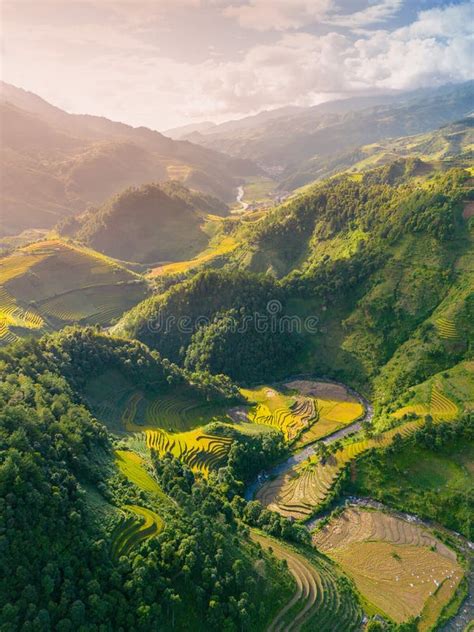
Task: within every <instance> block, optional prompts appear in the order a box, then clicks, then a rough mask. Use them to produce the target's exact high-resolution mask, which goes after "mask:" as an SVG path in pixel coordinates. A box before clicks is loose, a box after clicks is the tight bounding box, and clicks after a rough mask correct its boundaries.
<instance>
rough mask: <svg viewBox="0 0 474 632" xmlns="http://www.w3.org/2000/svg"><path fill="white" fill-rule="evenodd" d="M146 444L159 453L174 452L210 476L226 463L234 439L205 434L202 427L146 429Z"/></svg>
mask: <svg viewBox="0 0 474 632" xmlns="http://www.w3.org/2000/svg"><path fill="white" fill-rule="evenodd" d="M145 435H146V445H147V447H148V448H150V449H152V450H156V452H158V454H160V455H164V454H173V455H174V456H175V457H176V458H178V459H180V460H181V461H183V462H184V463H186V465H187V466H188V467H189V468H190V469H192V470H193V471H194V472H197V473H200V474H202V475H203V476H208V475H209V473H210V471H211V470H216V469H218V468H219V467H222V466H223V465H225V463H226V459H227V454H228V452H229V450H230V447H231V445H232V439H230V438H228V437H218V436H214V435H209V434H204V433H203V432H202V430H201V429H199V428H198V429H197V430H192V431H190V432H180V433H175V434H170V433H167V432H165V431H164V430H145Z"/></svg>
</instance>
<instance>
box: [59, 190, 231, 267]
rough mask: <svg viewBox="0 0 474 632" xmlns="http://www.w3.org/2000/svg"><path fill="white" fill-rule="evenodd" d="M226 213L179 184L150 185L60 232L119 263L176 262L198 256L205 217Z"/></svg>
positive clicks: (121, 196) (110, 202) (216, 202)
mask: <svg viewBox="0 0 474 632" xmlns="http://www.w3.org/2000/svg"><path fill="white" fill-rule="evenodd" d="M226 210H227V208H226V205H225V204H224V203H223V202H221V201H220V200H217V199H216V198H213V197H211V196H208V195H204V194H202V193H194V192H191V191H189V189H186V187H184V186H182V185H181V184H180V183H178V182H167V183H164V184H161V185H158V184H149V185H144V186H142V187H140V188H135V189H133V188H132V189H127V190H126V191H123V192H121V193H119V194H118V195H116V196H114V197H113V198H111V199H110V200H108V201H107V202H105V203H104V204H103V205H102V206H101V207H99V208H98V209H95V208H94V209H90V210H89V211H88V212H87V213H86V214H84V215H81V216H79V217H75V218H69V219H67V220H64V221H63V222H62V223H61V225H60V226H59V231H60V233H62V234H66V235H68V236H72V237H74V238H75V239H77V240H79V241H80V242H83V243H86V244H87V245H88V246H91V247H92V248H94V249H95V250H98V251H100V252H104V253H105V254H108V255H110V256H112V257H116V258H119V259H125V260H127V261H138V262H153V261H175V260H179V259H183V258H185V257H188V256H193V255H195V254H197V253H198V252H200V251H201V250H202V249H203V248H204V247H205V245H206V244H207V241H208V236H207V235H206V234H205V232H204V231H203V230H202V225H203V222H204V218H205V216H206V215H207V214H209V213H212V214H222V213H225V212H226Z"/></svg>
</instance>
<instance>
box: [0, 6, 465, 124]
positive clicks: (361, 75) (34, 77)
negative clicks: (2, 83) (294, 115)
mask: <svg viewBox="0 0 474 632" xmlns="http://www.w3.org/2000/svg"><path fill="white" fill-rule="evenodd" d="M163 1H164V2H165V1H166V3H168V6H169V7H171V4H170V3H171V2H172V0H163ZM211 1H215V2H216V4H215V10H216V11H217V12H220V10H221V9H222V1H221V0H209V2H211ZM234 1H235V0H234ZM179 2H180V3H181V6H182V7H184V6H185V5H186V3H194V2H199V0H179ZM202 3H204V0H202ZM98 4H100V3H98ZM269 4H272V5H273V6H276V7H277V8H278V10H279V11H280V9H282V7H283V6H284V5H285V6H286V7H288V6H289V5H290V4H291V5H292V7H293V9H295V7H297V5H298V7H299V8H300V9H301V8H302V10H303V11H306V10H307V9H308V7H309V5H310V4H311V7H312V9H313V10H314V9H315V7H317V8H318V10H321V11H323V9H324V6H326V7H328V6H329V3H328V2H321V3H315V2H312V3H309V2H299V3H296V2H293V3H288V2H286V3H280V4H273V3H271V2H269ZM381 4H382V3H381V2H379V3H378V5H377V6H378V7H380V5H381ZM258 5H260V7H263V8H264V6H268V3H266V2H263V0H254V2H253V5H252V6H254V7H257V6H258ZM173 6H178V5H176V4H175V5H173ZM189 6H191V4H188V7H189ZM248 6H250V5H248ZM393 6H394V5H392V8H393ZM305 7H306V9H305ZM99 8H100V7H99ZM373 8H375V5H374V6H373ZM385 8H386V9H387V10H388V4H387V3H385ZM308 10H309V9H308ZM471 13H472V11H471V6H470V4H469V3H467V2H464V3H463V4H458V5H451V6H448V7H445V8H444V9H431V10H427V11H422V12H420V13H419V15H418V16H417V18H416V19H415V21H414V22H413V23H412V24H410V25H408V26H403V27H400V28H397V29H394V30H389V29H388V28H387V27H385V28H383V29H378V30H373V31H365V32H363V33H358V34H356V33H354V32H346V31H342V32H338V33H336V32H329V33H327V34H325V35H319V36H316V35H313V34H310V33H307V32H302V31H295V30H294V27H293V26H290V27H288V26H287V30H286V32H284V31H283V32H275V33H270V34H265V35H262V34H259V33H257V32H254V33H251V32H250V31H245V37H246V38H247V39H242V52H241V53H240V55H236V54H234V55H233V56H225V55H214V54H212V55H210V54H209V55H207V56H204V61H196V60H195V59H193V58H192V57H191V55H188V56H187V57H186V56H184V55H183V56H182V58H180V59H179V61H178V60H176V59H171V58H170V57H171V55H170V54H167V52H166V46H163V43H162V38H161V35H160V33H161V31H159V30H158V31H157V34H156V37H147V38H143V37H142V30H141V28H140V27H137V28H135V29H132V28H129V23H128V22H127V20H125V17H124V19H123V21H120V20H114V21H108V22H104V23H103V24H102V23H101V22H98V21H92V23H90V24H87V27H86V28H83V27H82V26H81V24H80V23H77V24H76V23H74V22H71V23H70V24H68V25H66V26H65V25H64V24H63V23H61V25H60V26H58V25H54V24H51V23H50V22H47V21H45V20H43V21H42V22H41V23H40V24H38V23H37V24H35V25H28V27H27V28H23V29H22V30H16V31H10V32H8V31H7V32H6V35H7V37H6V42H5V51H6V55H5V59H6V60H7V61H6V62H5V63H4V79H5V80H6V81H10V82H11V83H14V84H16V85H20V86H23V87H25V88H27V89H29V90H32V91H34V92H37V93H39V94H40V95H41V96H43V97H44V98H46V99H48V100H50V101H52V102H53V103H56V104H57V105H59V106H60V107H66V108H67V109H70V110H72V111H79V112H90V113H97V114H101V115H104V116H108V117H110V118H114V119H116V120H123V121H125V122H130V123H132V124H135V125H148V126H150V127H155V128H159V129H160V128H161V129H165V128H166V127H172V126H174V125H178V124H181V123H185V122H187V121H189V119H200V118H215V119H216V120H224V119H226V118H233V117H238V116H242V115H245V114H250V113H253V112H256V111H258V110H261V109H268V108H274V107H278V106H282V105H288V104H290V103H293V104H297V105H310V104H312V103H315V102H319V101H321V100H323V99H324V96H325V95H329V94H330V95H334V94H342V93H344V94H351V93H364V94H367V93H370V92H374V91H378V90H387V89H412V88H417V87H422V86H431V85H437V84H442V83H446V82H450V81H464V80H467V79H470V78H472V74H473V73H472V70H473V61H472V59H473V56H472V35H471V33H470V27H471V24H472V15H471ZM185 14H186V11H185ZM300 15H303V14H302V13H300ZM354 15H355V14H354ZM371 15H372V18H373V17H374V15H375V14H374V13H372V14H371ZM378 15H379V17H380V15H381V14H380V13H378ZM386 15H387V14H386ZM143 16H146V11H145V10H143V11H142V12H141V14H140V17H141V18H142V17H143ZM275 16H276V18H278V20H276V18H275V20H274V24H275V25H276V24H280V26H281V28H283V21H284V20H287V22H286V23H287V25H288V23H289V21H290V17H291V16H290V14H289V13H288V12H287V13H285V12H283V10H281V11H280V13H278V14H275ZM282 16H283V17H282ZM285 16H286V17H285ZM289 16H290V17H289ZM136 17H137V14H135V18H136ZM365 18H367V13H365ZM180 19H181V16H180ZM183 19H184V18H183ZM188 19H189V20H192V19H193V17H192V15H191V13H190V14H189V17H188ZM291 19H293V22H292V24H296V20H297V18H295V17H293V18H291ZM360 20H361V18H360V17H359V18H358V21H359V23H361V21H360ZM224 22H227V21H226V20H224ZM178 23H179V21H178ZM234 29H235V34H236V37H237V36H242V33H244V31H243V29H239V27H238V26H237V25H236V24H234ZM150 32H151V33H152V34H153V30H152V29H151V28H150V31H149V32H148V31H147V35H148V34H149V33H150ZM176 37H179V31H176ZM206 42H207V43H206V45H209V44H212V45H214V44H216V43H217V41H216V40H213V39H212V24H210V25H209V37H208V39H207V40H206ZM185 43H186V42H184V43H183V46H184V45H185ZM222 50H223V49H222V45H221V47H220V48H219V51H218V52H222Z"/></svg>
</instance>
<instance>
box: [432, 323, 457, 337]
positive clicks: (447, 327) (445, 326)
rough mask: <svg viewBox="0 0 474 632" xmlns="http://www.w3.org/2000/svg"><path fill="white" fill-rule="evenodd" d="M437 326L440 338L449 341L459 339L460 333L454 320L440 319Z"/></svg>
mask: <svg viewBox="0 0 474 632" xmlns="http://www.w3.org/2000/svg"><path fill="white" fill-rule="evenodd" d="M435 324H436V328H437V330H438V333H439V336H440V338H445V339H447V340H458V339H459V337H460V336H459V332H458V330H457V327H456V323H455V322H454V320H451V319H449V318H438V319H437V320H436V323H435Z"/></svg>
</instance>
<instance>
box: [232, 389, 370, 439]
mask: <svg viewBox="0 0 474 632" xmlns="http://www.w3.org/2000/svg"><path fill="white" fill-rule="evenodd" d="M241 392H242V394H243V395H244V397H246V399H247V400H248V401H249V403H251V404H253V405H254V408H253V409H252V410H251V412H250V413H249V415H248V420H249V421H251V422H253V423H257V424H264V425H269V426H273V427H275V428H278V429H279V430H281V431H282V432H283V434H284V435H285V438H286V440H287V441H289V442H293V441H294V442H295V445H296V447H302V446H304V445H307V444H309V443H313V442H314V441H317V440H318V439H321V438H322V437H326V436H328V435H330V434H333V433H334V432H337V431H338V430H340V429H341V428H344V427H345V426H347V425H349V424H351V423H353V422H354V421H356V420H357V419H358V418H359V417H361V416H362V415H363V413H364V407H363V405H362V404H361V403H360V402H359V401H358V400H357V399H356V397H355V396H353V395H352V394H350V393H349V391H348V390H347V389H346V388H345V387H343V386H342V385H339V384H333V383H329V382H319V381H315V380H293V381H291V382H286V383H284V384H283V385H282V386H281V387H276V386H271V387H270V386H266V385H264V386H260V387H258V388H253V389H241Z"/></svg>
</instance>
